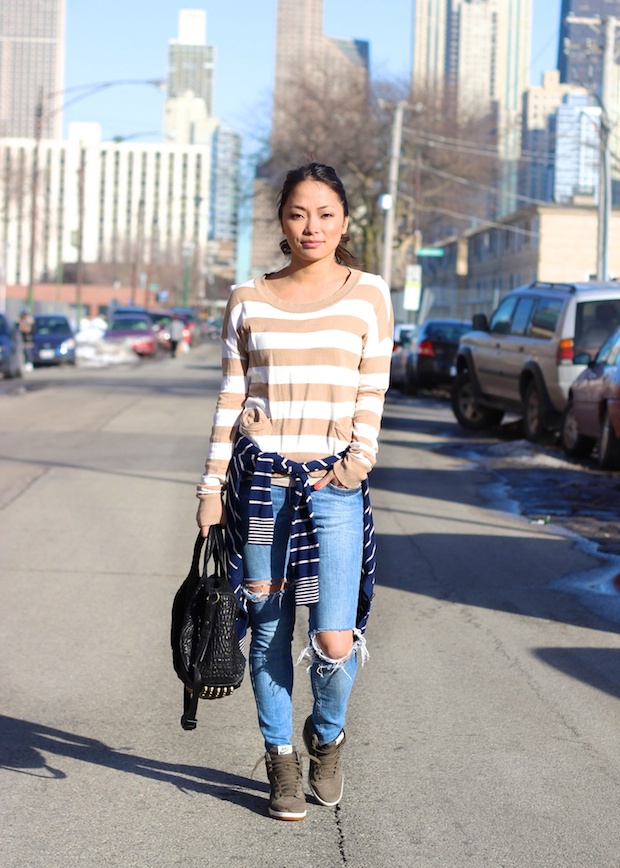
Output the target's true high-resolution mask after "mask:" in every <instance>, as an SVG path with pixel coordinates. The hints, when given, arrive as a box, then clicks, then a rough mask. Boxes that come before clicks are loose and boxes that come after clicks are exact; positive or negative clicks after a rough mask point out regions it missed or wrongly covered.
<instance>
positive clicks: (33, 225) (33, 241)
mask: <svg viewBox="0 0 620 868" xmlns="http://www.w3.org/2000/svg"><path fill="white" fill-rule="evenodd" d="M42 134H43V88H42V87H40V88H39V98H38V100H37V105H36V108H35V116H34V149H33V152H32V183H31V195H32V202H31V209H30V256H29V258H28V302H27V307H28V310H29V311H30V313H32V310H33V307H34V283H35V280H34V270H35V251H36V247H37V219H38V214H37V204H38V198H39V154H40V151H41V136H42Z"/></svg>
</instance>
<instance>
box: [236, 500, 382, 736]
mask: <svg viewBox="0 0 620 868" xmlns="http://www.w3.org/2000/svg"><path fill="white" fill-rule="evenodd" d="M248 494H249V486H248V485H247V484H245V483H244V484H242V486H241V491H240V501H241V502H240V506H241V515H242V518H243V520H244V526H247V521H246V520H245V519H246V516H247V500H248ZM272 502H273V512H274V521H275V529H274V542H273V545H271V546H265V545H249V544H246V545H245V546H244V549H243V566H244V575H245V582H246V587H245V592H244V593H245V597H246V599H247V604H248V613H249V618H250V629H251V642H250V653H249V671H250V679H251V682H252V687H253V690H254V696H255V699H256V707H257V711H258V721H259V726H260V729H261V732H262V734H263V738H264V740H265V748H266V749H267V750H269V749H270V748H271V747H273V746H274V745H282V744H291V743H292V740H293V707H292V694H293V655H292V641H293V630H294V627H295V615H296V607H295V600H294V593H293V589H292V587H291V586H290V585H286V586H285V587H284V589H283V590H279V591H276V592H274V593H267V594H265V593H255V592H252V591H251V590H250V587H248V585H249V584H250V583H252V582H270V581H272V580H276V581H277V580H281V579H283V578H285V577H286V564H287V560H288V540H289V534H290V522H291V516H292V509H291V505H290V490H289V489H288V488H287V487H284V486H277V485H273V486H272ZM312 503H313V508H314V515H315V523H316V528H317V534H318V538H319V552H320V562H319V602H318V603H316V604H313V605H311V606H309V607H308V609H309V644H308V646H307V647H306V648H305V649H304V650H303V651H302V652H301V654H300V656H299V661H298V662H300V661H301V660H302V659H307V660H308V661H309V666H308V668H309V670H310V680H311V685H312V693H313V696H314V705H313V709H312V720H313V723H314V726H315V728H316V731H317V733H318V736H319V741H320V743H321V744H327V743H328V742H330V741H333V740H334V739H335V738H337V736H338V735H339V734H340V732H341V730H342V729H343V727H344V723H345V715H346V709H347V703H348V700H349V696H350V694H351V689H352V687H353V682H354V680H355V675H356V671H357V660H358V657H359V659H360V662H361V663H362V664H363V663H364V661H365V660H366V658H367V656H368V652H367V650H366V642H365V639H364V637H363V636H362V634H361V633H360V632H359V630H356V628H355V624H356V615H357V602H358V596H359V587H360V576H361V568H362V547H363V498H362V491H361V488H360V487H358V488H355V489H343V488H338V487H336V486H333V485H327V486H325V488H322V489H319V490H318V491H313V493H312ZM326 630H329V631H332V630H333V631H353V635H354V641H353V648H352V651H351V653H350V654H349V655H347V656H346V658H344V659H341V660H332V659H330V658H329V657H328V656H327V655H326V654H325V652H324V651H323V649H322V648H321V646H320V644H319V641H318V639H317V635H318V634H320V633H321V632H323V631H326Z"/></svg>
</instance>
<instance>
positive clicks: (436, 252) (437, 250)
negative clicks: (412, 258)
mask: <svg viewBox="0 0 620 868" xmlns="http://www.w3.org/2000/svg"><path fill="white" fill-rule="evenodd" d="M443 253H444V250H443V247H419V248H418V249H417V250H416V252H415V255H416V256H443Z"/></svg>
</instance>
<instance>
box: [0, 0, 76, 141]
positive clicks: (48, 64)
mask: <svg viewBox="0 0 620 868" xmlns="http://www.w3.org/2000/svg"><path fill="white" fill-rule="evenodd" d="M64 24H65V0H2V2H1V3H0V136H34V135H35V128H36V123H37V122H36V116H37V107H38V105H39V102H40V101H41V105H42V109H43V112H42V115H41V134H42V135H43V136H45V137H51V138H59V137H60V134H61V124H62V118H61V106H62V99H61V94H60V91H61V90H62V88H63V74H64V47H65V46H64Z"/></svg>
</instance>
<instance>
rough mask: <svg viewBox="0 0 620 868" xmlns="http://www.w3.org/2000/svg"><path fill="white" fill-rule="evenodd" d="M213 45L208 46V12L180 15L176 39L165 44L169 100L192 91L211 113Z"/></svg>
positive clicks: (197, 11)
mask: <svg viewBox="0 0 620 868" xmlns="http://www.w3.org/2000/svg"><path fill="white" fill-rule="evenodd" d="M214 54H215V52H214V49H213V46H211V45H207V13H206V12H204V10H202V9H182V10H181V11H180V12H179V36H178V38H177V39H171V40H170V42H169V43H168V98H169V99H175V98H176V97H181V96H183V94H185V93H186V92H187V91H191V92H192V93H193V94H194V96H195V97H198V98H199V99H202V100H204V101H205V103H206V106H207V111H208V113H209V114H211V113H212V111H213V66H214Z"/></svg>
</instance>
